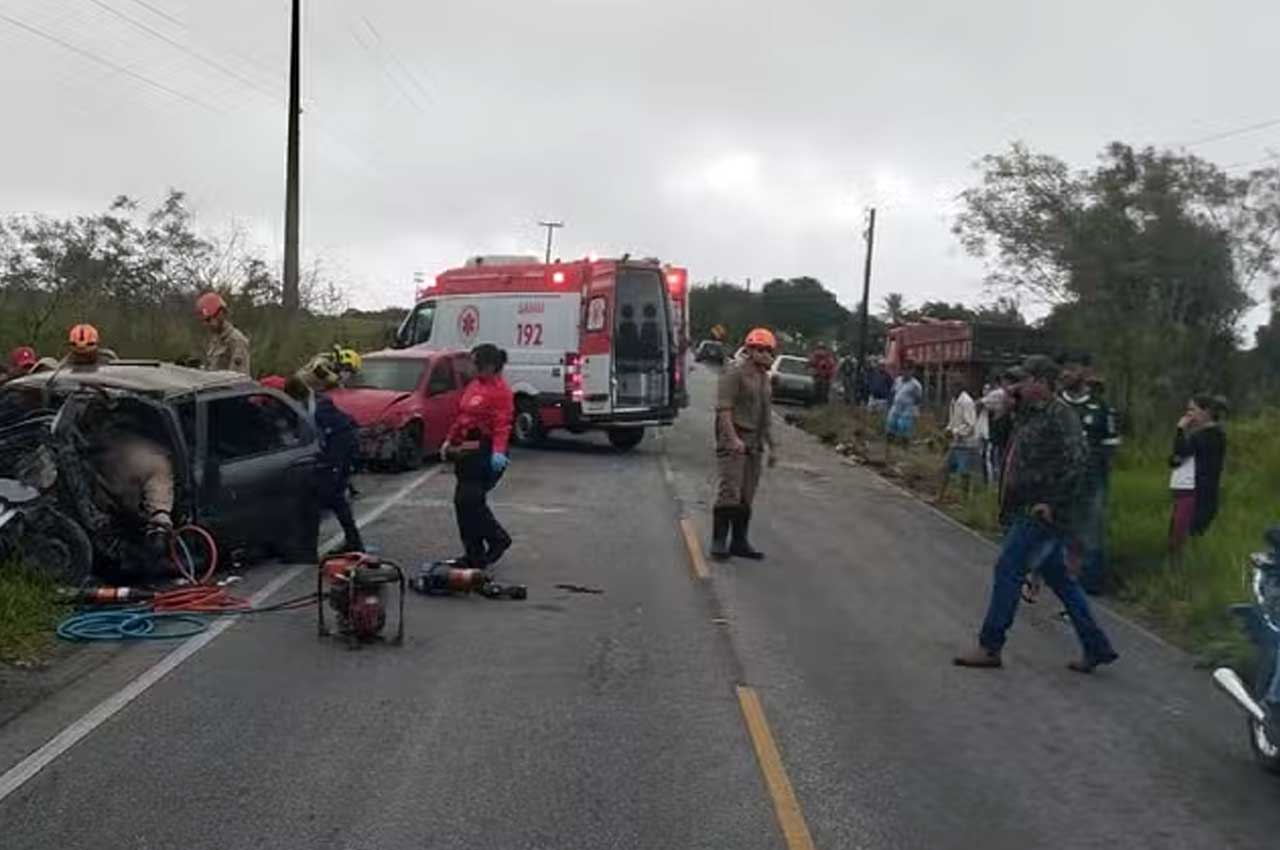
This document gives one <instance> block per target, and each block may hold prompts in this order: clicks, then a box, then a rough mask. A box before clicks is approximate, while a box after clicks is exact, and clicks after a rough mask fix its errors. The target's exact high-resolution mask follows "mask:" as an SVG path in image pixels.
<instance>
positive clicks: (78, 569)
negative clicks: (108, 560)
mask: <svg viewBox="0 0 1280 850" xmlns="http://www.w3.org/2000/svg"><path fill="white" fill-rule="evenodd" d="M18 545H19V550H20V551H21V552H22V560H23V563H25V564H27V565H28V566H29V567H30V568H31V569H34V570H36V571H37V572H39V573H40V574H41V575H45V576H48V577H49V578H50V579H52V580H53V581H56V582H58V583H59V584H62V585H66V586H68V587H78V586H80V585H82V584H84V583H85V582H87V581H88V580H89V579H90V578H91V577H92V576H93V543H92V542H90V540H89V535H87V534H85V531H84V529H83V528H81V527H80V525H79V523H77V522H76V521H75V520H73V519H72V518H71V517H69V516H67V515H66V514H64V513H63V512H62V511H60V510H58V509H57V508H40V509H37V510H34V511H32V512H31V513H29V514H27V515H26V516H25V517H23V528H22V537H21V539H20V541H19V544H18Z"/></svg>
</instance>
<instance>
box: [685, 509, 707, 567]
mask: <svg viewBox="0 0 1280 850" xmlns="http://www.w3.org/2000/svg"><path fill="white" fill-rule="evenodd" d="M680 532H681V533H682V534H683V535H684V545H685V548H686V549H688V550H689V568H690V569H692V570H693V574H694V576H695V577H697V578H710V577H711V571H710V570H708V569H707V560H706V558H704V557H702V544H700V543H699V542H698V530H697V529H696V528H694V527H693V520H691V519H689V518H688V517H681V518H680Z"/></svg>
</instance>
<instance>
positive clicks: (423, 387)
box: [329, 347, 476, 469]
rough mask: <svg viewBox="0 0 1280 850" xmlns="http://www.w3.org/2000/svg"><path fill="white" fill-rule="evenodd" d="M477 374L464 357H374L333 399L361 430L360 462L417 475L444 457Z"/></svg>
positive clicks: (417, 352) (421, 352)
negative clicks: (469, 385) (464, 395)
mask: <svg viewBox="0 0 1280 850" xmlns="http://www.w3.org/2000/svg"><path fill="white" fill-rule="evenodd" d="M475 373H476V370H475V366H474V365H472V363H471V356H470V355H469V354H468V353H467V352H465V351H440V350H433V349H427V348H420V347H415V348H404V349H400V350H398V351H390V350H389V351H375V352H374V353H372V354H366V355H364V363H363V364H362V365H361V368H360V371H359V372H357V373H356V374H354V375H352V376H351V378H350V379H349V380H348V381H347V384H346V386H345V387H341V388H339V389H336V390H333V391H331V392H330V393H329V398H331V399H332V400H333V403H334V404H336V405H337V406H338V407H339V408H340V409H341V410H343V411H345V412H346V413H347V414H348V415H349V416H351V418H353V419H355V420H356V424H357V425H359V426H360V458H361V460H363V461H365V462H367V463H370V464H375V465H391V466H394V467H396V468H398V469H413V468H415V467H417V466H420V465H421V464H422V461H423V459H424V458H426V457H428V456H430V455H432V454H435V453H437V452H439V451H440V446H441V444H442V443H443V442H444V437H445V434H446V433H448V431H449V426H450V425H451V424H453V420H454V417H455V416H457V413H458V401H459V400H460V399H461V397H462V388H463V387H465V386H466V385H467V383H468V382H469V381H470V380H471V379H472V378H473V377H475Z"/></svg>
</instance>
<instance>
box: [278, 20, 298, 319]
mask: <svg viewBox="0 0 1280 850" xmlns="http://www.w3.org/2000/svg"><path fill="white" fill-rule="evenodd" d="M301 18H302V0H293V12H292V16H291V22H290V31H289V140H288V144H287V148H288V150H287V153H286V164H285V171H286V176H285V190H284V191H285V201H284V284H283V287H282V289H281V296H282V297H281V300H282V301H283V302H284V309H285V312H286V313H295V312H297V310H298V306H299V304H300V302H301V298H300V293H299V287H298V229H299V228H298V147H299V145H298V117H299V115H300V114H301V111H302V110H301V107H300V105H299V103H298V101H299V88H300V84H301V81H300V76H301V75H300V73H299V70H300V67H299V66H300V65H301V57H300V55H299V54H300V44H299V39H300V26H299V25H300V21H301Z"/></svg>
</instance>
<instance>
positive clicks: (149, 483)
mask: <svg viewBox="0 0 1280 850" xmlns="http://www.w3.org/2000/svg"><path fill="white" fill-rule="evenodd" d="M318 452H319V444H318V440H317V436H316V433H315V429H314V428H313V426H312V424H311V422H310V421H309V419H308V417H307V416H306V415H305V413H304V412H303V411H302V410H301V408H299V407H298V406H297V405H296V404H295V403H294V402H293V401H292V400H290V399H289V398H288V397H286V396H285V395H283V394H282V393H280V392H277V391H275V390H272V389H269V388H267V387H263V386H262V385H261V384H258V383H256V382H254V381H252V380H250V379H248V378H246V377H245V376H243V375H239V374H235V373H230V372H203V371H198V370H195V369H188V368H185V367H181V366H175V365H172V364H168V363H161V362H158V361H150V360H117V361H114V362H110V363H103V364H99V365H90V366H64V367H62V368H60V369H58V370H56V371H54V372H44V373H39V374H34V375H29V376H27V377H24V378H19V379H16V380H13V381H9V382H7V383H5V384H4V385H3V386H0V480H3V479H8V480H11V481H16V482H18V483H19V484H20V485H21V486H24V487H28V488H31V489H34V490H36V491H38V492H39V493H40V494H41V498H42V499H45V500H50V501H52V503H54V504H55V505H56V510H57V512H58V513H60V514H62V515H65V516H68V517H70V518H72V519H73V520H74V521H75V522H76V523H77V524H78V525H79V526H80V527H81V528H82V529H83V531H84V532H85V533H86V535H87V537H88V538H89V539H90V540H91V541H92V560H93V564H92V568H93V570H94V571H95V572H96V573H98V574H99V575H101V576H116V575H120V574H124V575H126V576H127V575H129V574H131V573H136V572H139V571H140V570H139V568H140V567H141V566H142V565H144V564H148V563H154V561H155V559H156V556H157V551H156V550H157V548H158V547H157V546H156V545H155V540H154V539H153V537H154V534H153V533H154V532H155V531H156V530H157V527H158V526H159V527H163V526H167V527H168V528H170V529H172V528H181V527H183V526H186V525H190V524H195V525H198V526H200V527H202V528H204V529H205V530H207V531H209V532H210V533H211V534H212V535H213V537H214V539H215V540H216V541H217V544H218V547H219V550H220V551H221V555H222V560H223V563H226V562H227V560H228V559H238V558H254V557H259V556H263V555H276V556H279V557H280V558H282V559H285V560H289V561H314V560H315V559H316V555H317V552H316V549H317V539H318V535H319V511H318V508H317V504H316V500H315V494H314V489H313V480H314V473H315V467H316V463H317V456H318ZM140 476H147V478H146V480H145V481H144V480H142V478H141V477H140ZM2 497H3V492H2V491H0V499H2ZM168 548H169V547H168V538H167V537H166V538H165V541H164V546H163V551H164V552H165V553H167V551H168ZM166 556H167V555H166ZM62 571H63V572H64V573H71V574H72V575H71V576H70V577H73V578H74V572H75V569H74V566H73V565H66V566H64V567H63V568H62Z"/></svg>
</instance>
